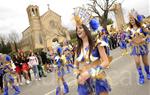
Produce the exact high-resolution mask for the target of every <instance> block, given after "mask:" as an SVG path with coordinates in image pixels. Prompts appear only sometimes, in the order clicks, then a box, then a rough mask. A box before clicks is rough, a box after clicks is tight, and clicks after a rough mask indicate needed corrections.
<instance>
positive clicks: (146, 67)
mask: <svg viewBox="0 0 150 95" xmlns="http://www.w3.org/2000/svg"><path fill="white" fill-rule="evenodd" d="M144 69H145V72H146V74H150V71H149V66H144Z"/></svg>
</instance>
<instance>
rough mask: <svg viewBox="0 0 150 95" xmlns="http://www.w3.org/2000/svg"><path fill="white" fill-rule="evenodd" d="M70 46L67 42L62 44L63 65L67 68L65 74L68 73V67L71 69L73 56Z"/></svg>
mask: <svg viewBox="0 0 150 95" xmlns="http://www.w3.org/2000/svg"><path fill="white" fill-rule="evenodd" d="M72 49H73V48H72V46H71V45H70V44H69V43H68V41H67V40H65V41H64V43H63V56H62V58H63V60H64V64H65V66H66V67H67V73H70V72H71V71H70V67H71V68H73V56H72V53H71V51H72Z"/></svg>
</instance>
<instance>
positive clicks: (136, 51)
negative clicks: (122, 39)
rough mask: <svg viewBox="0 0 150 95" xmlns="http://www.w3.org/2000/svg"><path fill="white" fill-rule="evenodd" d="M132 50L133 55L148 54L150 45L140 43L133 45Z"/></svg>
mask: <svg viewBox="0 0 150 95" xmlns="http://www.w3.org/2000/svg"><path fill="white" fill-rule="evenodd" d="M131 49H132V51H131V54H130V55H132V56H135V55H137V56H139V55H142V56H143V55H147V54H148V52H149V51H148V46H147V44H143V45H138V46H132V48H131Z"/></svg>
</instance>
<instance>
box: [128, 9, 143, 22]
mask: <svg viewBox="0 0 150 95" xmlns="http://www.w3.org/2000/svg"><path fill="white" fill-rule="evenodd" d="M129 17H131V18H135V19H136V20H137V21H138V22H141V21H142V20H143V16H142V15H140V14H138V12H137V11H135V9H132V10H131V11H130V12H129Z"/></svg>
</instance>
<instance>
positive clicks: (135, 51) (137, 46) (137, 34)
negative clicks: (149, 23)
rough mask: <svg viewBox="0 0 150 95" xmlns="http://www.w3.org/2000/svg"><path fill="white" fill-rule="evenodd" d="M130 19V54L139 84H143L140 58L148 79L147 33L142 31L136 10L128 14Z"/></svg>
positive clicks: (149, 77)
mask: <svg viewBox="0 0 150 95" xmlns="http://www.w3.org/2000/svg"><path fill="white" fill-rule="evenodd" d="M129 19H130V23H129V24H130V31H131V36H130V40H129V42H130V45H131V55H132V56H134V60H135V63H136V67H137V71H138V74H139V84H144V74H143V72H142V67H141V60H140V57H141V58H142V62H143V64H144V68H145V71H146V74H147V79H148V80H150V71H149V64H148V45H147V42H146V36H147V33H146V32H145V31H143V28H142V27H141V24H140V21H139V20H138V19H137V12H135V11H134V10H132V11H131V13H130V14H129Z"/></svg>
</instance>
